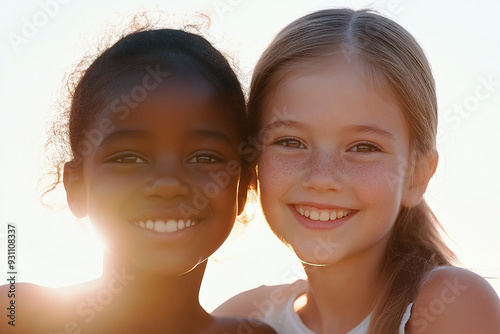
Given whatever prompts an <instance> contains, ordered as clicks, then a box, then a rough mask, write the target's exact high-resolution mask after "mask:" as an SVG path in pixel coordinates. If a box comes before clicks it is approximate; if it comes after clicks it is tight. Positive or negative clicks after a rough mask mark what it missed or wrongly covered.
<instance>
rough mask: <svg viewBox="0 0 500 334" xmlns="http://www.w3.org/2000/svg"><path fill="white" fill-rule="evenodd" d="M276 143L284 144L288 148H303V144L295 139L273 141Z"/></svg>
mask: <svg viewBox="0 0 500 334" xmlns="http://www.w3.org/2000/svg"><path fill="white" fill-rule="evenodd" d="M275 144H277V145H281V146H285V147H288V148H305V146H304V144H302V142H300V141H299V140H297V139H288V138H284V139H280V140H277V141H276V142H275Z"/></svg>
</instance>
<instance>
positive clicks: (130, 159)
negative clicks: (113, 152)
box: [108, 154, 146, 164]
mask: <svg viewBox="0 0 500 334" xmlns="http://www.w3.org/2000/svg"><path fill="white" fill-rule="evenodd" d="M108 162H111V163H117V164H144V163H146V160H144V159H143V158H141V157H139V156H137V155H134V154H122V155H118V156H115V157H112V158H110V159H109V160H108Z"/></svg>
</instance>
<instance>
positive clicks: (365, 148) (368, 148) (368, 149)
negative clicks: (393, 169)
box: [349, 142, 381, 153]
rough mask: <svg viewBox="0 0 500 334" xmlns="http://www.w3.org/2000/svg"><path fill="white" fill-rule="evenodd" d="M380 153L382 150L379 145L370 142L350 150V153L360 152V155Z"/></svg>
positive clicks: (359, 144) (357, 145)
mask: <svg viewBox="0 0 500 334" xmlns="http://www.w3.org/2000/svg"><path fill="white" fill-rule="evenodd" d="M380 151H381V149H380V147H379V146H378V145H376V144H373V143H370V142H366V143H358V144H356V145H354V146H352V147H351V148H350V149H349V152H358V153H372V152H380Z"/></svg>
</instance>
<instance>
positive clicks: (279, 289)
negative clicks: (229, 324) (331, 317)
mask: <svg viewBox="0 0 500 334" xmlns="http://www.w3.org/2000/svg"><path fill="white" fill-rule="evenodd" d="M306 286H307V282H306V281H303V280H299V281H296V282H294V283H292V284H282V285H263V286H260V287H258V288H255V289H252V290H248V291H245V292H242V293H240V294H237V295H236V296H234V297H232V298H230V299H228V300H227V301H226V302H224V303H223V304H222V305H220V306H219V307H217V308H216V309H215V310H214V311H213V312H212V315H216V316H229V317H245V318H251V319H258V320H263V319H264V315H265V314H270V313H272V312H274V311H275V310H276V309H278V308H280V307H281V306H282V305H284V304H285V303H286V302H287V301H288V300H289V299H290V296H292V295H294V294H296V292H297V291H301V290H304V289H305V287H306Z"/></svg>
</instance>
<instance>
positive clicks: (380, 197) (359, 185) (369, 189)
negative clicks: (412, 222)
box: [345, 161, 405, 211]
mask: <svg viewBox="0 0 500 334" xmlns="http://www.w3.org/2000/svg"><path fill="white" fill-rule="evenodd" d="M345 172H346V174H348V175H349V178H348V179H349V180H350V182H351V185H352V188H353V189H355V190H356V195H357V197H358V198H359V199H360V200H362V201H363V202H364V203H366V204H368V205H370V206H372V205H374V206H379V207H380V208H381V209H382V210H386V211H387V209H389V208H394V209H398V208H399V206H400V204H401V197H402V193H403V189H404V181H405V178H404V176H405V174H404V171H403V170H402V166H401V165H400V164H399V163H397V162H392V161H387V162H377V163H374V164H367V165H357V166H350V167H348V168H346V170H345Z"/></svg>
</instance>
